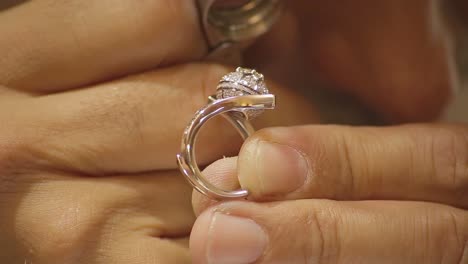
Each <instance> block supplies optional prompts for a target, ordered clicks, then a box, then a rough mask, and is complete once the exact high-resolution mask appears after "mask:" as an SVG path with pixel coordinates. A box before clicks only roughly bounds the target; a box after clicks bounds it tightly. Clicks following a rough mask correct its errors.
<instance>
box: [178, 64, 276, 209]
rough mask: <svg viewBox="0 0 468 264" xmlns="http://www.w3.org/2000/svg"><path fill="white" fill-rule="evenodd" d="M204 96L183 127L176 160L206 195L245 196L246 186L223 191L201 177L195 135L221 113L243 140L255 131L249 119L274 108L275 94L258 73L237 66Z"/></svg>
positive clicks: (192, 182)
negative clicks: (213, 91) (213, 92)
mask: <svg viewBox="0 0 468 264" xmlns="http://www.w3.org/2000/svg"><path fill="white" fill-rule="evenodd" d="M208 99H209V103H208V105H206V106H205V107H204V108H202V109H200V110H199V111H197V112H196V113H195V116H194V118H193V119H192V121H190V123H189V124H188V126H187V128H186V129H185V131H184V134H183V136H182V146H181V152H180V153H179V154H177V163H178V165H179V168H180V170H181V172H182V174H183V175H184V176H185V177H186V178H187V180H188V181H189V183H190V184H192V186H193V187H194V188H195V189H196V190H197V191H199V192H200V193H202V194H204V195H206V196H208V197H210V198H214V199H218V200H220V199H232V198H241V197H246V196H247V195H248V191H247V190H244V189H240V190H235V191H225V190H222V189H219V188H217V187H215V186H214V185H213V184H211V183H210V182H208V181H207V180H206V179H205V178H204V177H203V175H202V173H201V171H200V168H199V167H198V165H197V160H196V157H195V142H196V139H197V135H198V132H199V131H200V128H201V127H202V126H203V125H204V124H205V123H206V122H207V121H208V120H209V119H211V118H213V117H214V116H217V115H222V116H223V117H225V118H226V119H227V120H228V121H229V122H230V123H231V124H232V125H233V126H234V128H235V129H236V130H237V131H238V132H239V133H240V134H241V136H242V138H243V139H244V140H245V139H247V138H248V137H249V136H250V135H252V134H253V132H254V131H255V130H254V128H253V127H252V125H251V124H250V122H249V120H251V119H253V118H255V117H257V116H258V115H260V114H261V113H262V112H263V110H265V109H274V107H275V96H274V95H273V94H271V93H269V91H268V88H267V86H266V85H265V82H264V77H263V75H262V74H260V73H258V72H256V71H255V70H251V69H245V68H237V69H236V71H235V72H231V73H229V74H227V75H225V76H223V77H222V79H221V80H220V81H219V84H218V87H217V88H216V95H214V96H210V97H209V98H208Z"/></svg>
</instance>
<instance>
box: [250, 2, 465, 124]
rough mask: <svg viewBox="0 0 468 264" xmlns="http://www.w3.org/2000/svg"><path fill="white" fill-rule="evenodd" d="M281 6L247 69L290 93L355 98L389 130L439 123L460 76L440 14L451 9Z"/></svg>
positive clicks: (420, 4) (401, 5)
mask: <svg viewBox="0 0 468 264" xmlns="http://www.w3.org/2000/svg"><path fill="white" fill-rule="evenodd" d="M286 2H287V3H288V5H289V6H288V7H289V8H288V12H287V13H286V14H285V16H284V17H283V18H282V20H281V21H280V23H278V24H277V26H276V27H275V28H274V30H272V31H271V32H270V33H268V34H267V35H266V36H265V37H264V38H261V39H260V41H259V42H258V43H257V44H256V45H254V46H253V47H252V48H251V49H250V50H249V51H248V53H247V56H246V58H247V61H248V62H249V63H251V64H252V65H256V67H257V68H259V69H261V70H262V71H265V72H268V71H271V72H272V74H270V75H271V76H274V77H275V78H276V79H277V80H278V81H279V82H282V83H285V84H287V85H289V86H290V87H304V88H305V89H309V90H312V89H314V87H315V86H320V87H326V88H333V89H335V90H337V91H339V92H341V93H344V94H346V95H347V99H349V98H350V97H355V98H357V99H358V100H359V101H360V102H362V103H363V104H365V105H366V106H367V107H368V108H369V109H370V110H371V111H373V112H376V113H377V114H378V115H379V118H382V119H384V120H385V121H388V122H414V121H417V122H420V121H432V120H434V119H436V118H438V117H440V116H441V114H442V113H443V110H444V109H445V107H446V105H447V103H448V102H449V101H450V100H451V96H452V94H453V93H454V91H455V90H456V89H457V87H458V83H457V79H458V76H457V72H456V70H455V69H456V65H455V61H456V60H455V51H454V47H455V40H454V38H453V36H452V34H451V33H452V32H451V30H450V29H449V28H448V26H447V21H446V19H444V18H445V14H444V13H443V12H442V10H444V9H446V8H442V7H440V6H444V7H445V6H448V5H450V4H453V2H455V1H451V2H439V1H434V0H417V1H405V0H396V1H395V0H383V1H372V0H360V1H354V0H346V1H306V0H304V1H286ZM304 83H306V84H307V86H304ZM348 101H349V100H348Z"/></svg>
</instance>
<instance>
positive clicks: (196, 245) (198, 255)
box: [189, 210, 213, 264]
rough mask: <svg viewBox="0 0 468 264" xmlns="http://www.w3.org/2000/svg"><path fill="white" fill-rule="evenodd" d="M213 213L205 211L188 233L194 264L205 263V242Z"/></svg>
mask: <svg viewBox="0 0 468 264" xmlns="http://www.w3.org/2000/svg"><path fill="white" fill-rule="evenodd" d="M212 216H213V213H212V212H211V210H210V211H205V212H203V213H202V214H201V215H199V216H198V218H197V220H196V221H195V224H194V225H193V228H192V232H191V233H190V242H189V246H190V254H191V256H192V261H193V263H194V264H198V263H200V264H203V263H207V259H206V255H207V254H206V241H207V240H208V234H209V226H210V223H211V218H212Z"/></svg>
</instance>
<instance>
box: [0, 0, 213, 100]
mask: <svg viewBox="0 0 468 264" xmlns="http://www.w3.org/2000/svg"><path fill="white" fill-rule="evenodd" d="M0 35H1V36H2V37H1V38H0V50H2V51H4V52H5V54H6V56H3V57H2V58H1V59H0V68H1V69H2V70H1V71H0V84H3V85H5V86H8V87H13V88H17V89H22V90H27V91H35V92H51V91H60V90H64V89H69V88H73V87H78V86H83V85H86V84H90V83H96V82H100V81H103V80H107V79H111V78H115V77H119V76H122V75H128V74H131V73H135V72H140V71H143V70H147V69H150V68H153V67H156V66H160V65H168V64H172V63H175V62H180V61H189V60H193V59H197V58H200V57H201V56H202V55H203V54H204V53H205V52H206V51H205V49H206V44H205V41H204V39H203V35H202V33H201V31H200V25H199V22H198V13H197V10H196V7H195V1H186V0H154V1H132V0H117V1H85V2H83V1H79V0H72V1H50V0H39V1H27V2H25V3H23V4H20V5H17V6H15V7H13V8H11V9H7V10H3V11H1V12H0Z"/></svg>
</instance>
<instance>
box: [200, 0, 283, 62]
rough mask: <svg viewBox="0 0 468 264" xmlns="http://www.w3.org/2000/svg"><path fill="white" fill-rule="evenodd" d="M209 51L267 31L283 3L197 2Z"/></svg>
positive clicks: (250, 0)
mask: <svg viewBox="0 0 468 264" xmlns="http://www.w3.org/2000/svg"><path fill="white" fill-rule="evenodd" d="M197 2H198V7H199V10H200V17H201V24H202V27H203V31H204V33H205V36H206V40H207V43H208V46H209V49H210V52H215V53H216V52H219V50H220V49H226V48H229V47H231V46H232V45H233V44H236V43H240V45H242V43H243V42H248V41H249V40H252V39H254V38H255V37H258V36H260V35H261V34H263V33H265V32H267V31H268V30H269V29H270V28H271V26H272V25H273V24H274V22H275V21H276V20H277V19H278V17H279V15H280V14H281V11H282V9H283V8H282V5H283V1H282V0H224V1H221V0H218V1H216V0H197Z"/></svg>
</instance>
